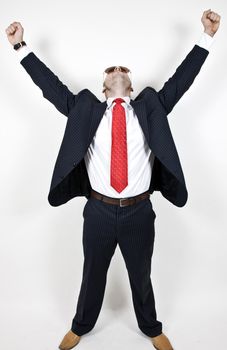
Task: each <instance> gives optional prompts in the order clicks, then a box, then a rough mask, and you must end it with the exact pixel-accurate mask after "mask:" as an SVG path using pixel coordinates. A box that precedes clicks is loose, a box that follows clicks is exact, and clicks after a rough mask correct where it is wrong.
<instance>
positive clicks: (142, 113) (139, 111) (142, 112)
mask: <svg viewBox="0 0 227 350" xmlns="http://www.w3.org/2000/svg"><path fill="white" fill-rule="evenodd" d="M130 105H131V106H132V107H133V109H134V111H135V113H136V115H137V117H138V120H139V123H140V126H141V128H142V130H143V133H144V136H145V138H146V141H147V143H148V144H149V130H148V123H147V112H146V106H145V103H144V101H143V100H138V101H135V100H132V99H131V100H130Z"/></svg>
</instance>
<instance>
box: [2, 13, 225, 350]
mask: <svg viewBox="0 0 227 350" xmlns="http://www.w3.org/2000/svg"><path fill="white" fill-rule="evenodd" d="M201 21H202V23H203V25H204V33H203V35H202V36H201V38H200V40H199V42H198V44H196V45H195V46H194V47H193V48H192V50H191V51H190V52H189V54H188V55H187V57H186V58H185V59H184V61H183V62H182V63H181V65H180V66H179V67H178V68H177V70H176V72H175V73H174V74H173V76H172V77H171V78H170V79H169V80H168V81H167V82H166V83H165V84H164V86H163V88H162V89H161V90H160V91H158V92H157V91H156V90H155V89H154V88H152V87H146V88H145V89H144V90H142V91H141V92H140V94H139V95H138V96H137V97H136V99H135V100H133V99H131V91H133V88H132V84H131V80H130V78H129V75H128V74H129V72H130V71H129V69H128V68H127V67H123V66H114V67H109V68H107V69H106V70H105V73H106V77H105V80H104V82H103V92H104V93H105V97H106V101H104V102H100V101H99V100H98V99H97V97H96V96H95V95H93V93H92V92H91V91H89V90H88V89H83V90H81V91H80V92H79V93H78V94H73V93H72V92H71V91H69V89H68V88H67V87H66V86H65V85H64V84H62V82H61V81H60V80H59V79H58V77H57V76H56V75H54V73H53V72H52V71H51V70H50V69H49V68H48V67H47V66H46V65H45V64H44V63H43V62H42V61H40V60H39V59H38V57H37V56H36V55H35V54H34V53H33V52H32V51H31V50H30V49H29V48H28V47H26V43H25V42H24V41H23V28H22V26H21V24H20V23H19V22H13V23H12V24H11V25H10V26H9V27H8V28H7V29H6V33H7V36H8V40H9V41H10V43H11V44H12V45H14V48H15V49H18V57H19V58H20V62H21V64H22V66H23V67H24V68H25V70H26V71H27V72H28V74H29V75H30V76H31V78H32V80H33V81H34V83H35V84H36V85H37V86H39V87H40V89H41V90H42V93H43V96H44V97H45V98H47V99H48V100H49V101H50V102H51V103H53V104H54V106H55V107H56V108H57V109H58V110H59V111H60V112H61V113H62V114H64V115H65V116H66V117H67V118H68V119H67V124H66V129H65V134H64V137H63V141H62V144H61V147H60V150H59V154H58V157H57V160H56V164H55V168H54V173H53V177H52V181H51V187H50V192H49V195H48V201H49V203H50V204H51V205H52V206H59V205H61V204H63V203H66V202H67V201H68V200H70V199H72V198H74V197H76V196H86V198H87V199H88V200H87V202H86V204H85V207H84V210H83V217H84V226H83V249H84V267H83V279H82V283H81V289H80V294H79V298H78V304H77V310H76V314H75V316H74V318H73V321H72V326H71V329H70V330H69V331H68V332H67V334H66V335H65V336H64V338H63V340H62V342H61V344H60V345H59V348H60V349H62V350H63V349H64V350H68V349H71V348H72V347H74V346H75V345H77V344H78V342H79V341H80V338H81V336H82V335H83V334H85V333H87V332H89V331H90V330H91V329H92V328H93V327H94V325H95V323H96V320H97V318H98V315H99V312H100V310H101V306H102V301H103V297H104V291H105V285H106V276H107V270H108V267H109V264H110V261H111V258H112V256H113V254H114V251H115V248H116V245H117V244H119V247H120V249H121V252H122V255H123V257H124V261H125V264H126V267H127V271H128V275H129V281H130V287H131V291H132V297H133V305H134V309H135V314H136V318H137V322H138V326H139V328H140V329H141V331H142V332H143V333H144V334H146V335H147V336H149V337H150V339H151V341H152V344H153V345H154V347H155V348H156V349H158V350H171V349H172V350H173V347H172V345H171V343H170V341H169V339H168V337H167V336H166V335H165V334H164V333H163V332H162V323H161V322H160V321H159V320H158V319H157V314H156V309H155V300H154V294H153V289H152V284H151V280H150V272H151V257H152V252H153V244H154V233H155V230H154V221H155V218H156V213H155V212H154V210H153V206H152V202H151V201H150V194H152V193H153V192H154V191H160V192H161V193H162V195H163V196H164V197H165V198H166V199H168V200H169V201H170V202H171V203H173V204H174V205H176V206H179V207H182V206H184V205H185V203H186V201H187V189H186V184H185V181H184V175H183V172H182V169H181V165H180V160H179V157H178V154H177V150H176V147H175V144H174V141H173V138H172V135H171V131H170V128H169V124H168V120H167V115H168V114H169V113H170V112H171V110H172V109H173V107H174V106H175V104H176V103H177V102H178V100H179V99H180V98H181V97H182V96H183V94H184V93H185V92H186V91H187V90H188V88H189V87H190V86H191V84H192V83H193V81H194V79H195V77H196V76H197V74H198V73H199V71H200V69H201V67H202V64H203V63H204V61H205V59H206V57H207V55H208V54H209V51H208V48H209V47H210V45H211V43H212V40H213V39H212V37H213V36H214V34H215V33H216V31H217V30H218V28H219V24H220V16H219V15H218V14H217V13H215V12H213V11H211V10H210V9H209V10H207V11H204V12H203V15H202V19H201Z"/></svg>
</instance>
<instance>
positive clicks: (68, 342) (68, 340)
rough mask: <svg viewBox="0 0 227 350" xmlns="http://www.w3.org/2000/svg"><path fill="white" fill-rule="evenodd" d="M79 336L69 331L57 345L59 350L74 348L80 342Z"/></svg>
mask: <svg viewBox="0 0 227 350" xmlns="http://www.w3.org/2000/svg"><path fill="white" fill-rule="evenodd" d="M80 338H81V336H79V335H77V334H75V333H73V332H72V331H71V330H70V331H68V333H66V335H65V336H64V338H63V339H62V342H61V344H60V345H59V349H61V350H69V349H72V348H74V346H76V345H77V344H78V343H79V341H80Z"/></svg>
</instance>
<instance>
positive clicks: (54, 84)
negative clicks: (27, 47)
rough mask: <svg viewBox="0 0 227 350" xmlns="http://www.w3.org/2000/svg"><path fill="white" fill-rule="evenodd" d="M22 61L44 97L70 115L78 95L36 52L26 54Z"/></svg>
mask: <svg viewBox="0 0 227 350" xmlns="http://www.w3.org/2000/svg"><path fill="white" fill-rule="evenodd" d="M20 63H21V65H22V66H23V67H24V68H25V70H26V71H27V73H28V74H29V75H30V77H31V79H32V80H33V82H34V83H35V84H36V85H37V86H38V87H39V88H40V89H41V90H42V94H43V97H45V98H46V99H47V100H49V101H50V102H51V103H53V104H54V106H55V107H56V108H57V110H58V111H60V112H61V113H62V114H64V115H65V116H68V114H69V112H70V110H71V109H72V108H73V106H74V105H75V103H76V102H77V98H78V95H75V94H73V93H72V92H71V91H70V90H69V89H68V88H67V86H66V85H64V84H63V83H62V82H61V81H60V80H59V78H58V77H57V76H56V75H55V74H54V73H53V72H52V71H51V70H50V69H49V68H48V67H47V66H46V65H45V64H44V63H43V62H42V61H41V60H40V59H39V58H38V57H37V56H36V55H35V54H34V52H30V53H29V54H28V55H26V56H25V57H24V58H23V59H22V60H21V61H20Z"/></svg>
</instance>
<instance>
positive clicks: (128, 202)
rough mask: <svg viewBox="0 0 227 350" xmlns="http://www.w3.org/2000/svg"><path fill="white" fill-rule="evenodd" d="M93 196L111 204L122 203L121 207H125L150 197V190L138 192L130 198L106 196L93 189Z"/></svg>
mask: <svg viewBox="0 0 227 350" xmlns="http://www.w3.org/2000/svg"><path fill="white" fill-rule="evenodd" d="M90 196H91V197H94V198H97V199H100V200H101V201H103V202H105V203H109V204H117V205H120V207H125V206H127V205H133V204H135V203H137V202H139V201H141V200H142V199H145V198H149V197H150V193H149V191H146V192H143V193H141V194H138V195H137V196H134V197H128V198H112V197H108V196H104V195H103V194H101V193H98V192H96V191H95V190H93V189H91V194H90Z"/></svg>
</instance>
